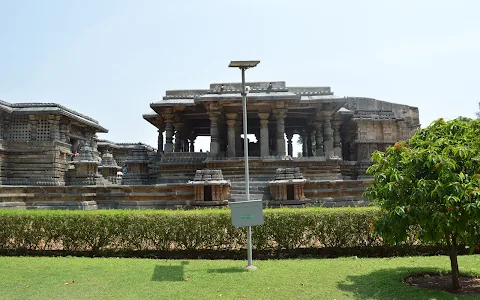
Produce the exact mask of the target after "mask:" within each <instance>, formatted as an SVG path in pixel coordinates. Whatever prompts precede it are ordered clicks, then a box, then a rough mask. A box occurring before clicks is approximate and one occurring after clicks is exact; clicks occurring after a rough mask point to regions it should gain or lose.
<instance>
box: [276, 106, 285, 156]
mask: <svg viewBox="0 0 480 300" xmlns="http://www.w3.org/2000/svg"><path fill="white" fill-rule="evenodd" d="M285 113H286V109H283V108H279V109H277V114H276V118H277V155H278V156H285V155H286V154H287V153H286V151H285Z"/></svg>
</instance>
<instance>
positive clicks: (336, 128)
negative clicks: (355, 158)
mask: <svg viewBox="0 0 480 300" xmlns="http://www.w3.org/2000/svg"><path fill="white" fill-rule="evenodd" d="M341 124H342V120H339V119H335V120H333V121H332V127H333V154H334V155H335V156H336V157H339V158H343V156H342V140H341V138H340V125H341Z"/></svg>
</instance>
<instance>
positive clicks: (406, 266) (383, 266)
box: [0, 255, 480, 300]
mask: <svg viewBox="0 0 480 300" xmlns="http://www.w3.org/2000/svg"><path fill="white" fill-rule="evenodd" d="M459 262H460V269H461V271H462V272H467V273H470V274H480V256H476V255H473V256H462V257H459ZM254 264H255V265H257V266H258V267H259V269H258V270H256V271H250V272H246V271H244V270H243V266H244V265H245V261H232V260H228V261H227V260H154V259H126V258H120V259H119V258H76V257H66V258H48V257H0V270H1V272H0V298H1V299H408V300H413V299H478V298H479V297H476V296H469V295H460V296H455V295H451V294H448V293H444V292H438V291H427V290H421V289H418V288H414V287H410V286H406V285H404V284H403V283H402V278H404V277H405V276H407V275H408V274H409V273H412V272H420V271H432V270H448V268H449V260H448V257H445V256H440V257H404V258H390V259H389V258H384V259H370V258H365V259H357V260H355V259H353V258H340V259H299V260H293V259H292V260H269V261H254Z"/></svg>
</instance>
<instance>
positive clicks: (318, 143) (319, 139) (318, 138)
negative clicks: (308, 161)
mask: <svg viewBox="0 0 480 300" xmlns="http://www.w3.org/2000/svg"><path fill="white" fill-rule="evenodd" d="M322 129H323V128H322V121H321V120H317V121H315V130H316V131H315V156H325V151H324V149H323V132H322V131H323V130H322Z"/></svg>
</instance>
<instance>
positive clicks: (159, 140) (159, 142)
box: [157, 128, 164, 153]
mask: <svg viewBox="0 0 480 300" xmlns="http://www.w3.org/2000/svg"><path fill="white" fill-rule="evenodd" d="M163 130H164V129H163V128H158V130H157V132H158V138H157V149H158V150H157V153H162V152H163Z"/></svg>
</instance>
